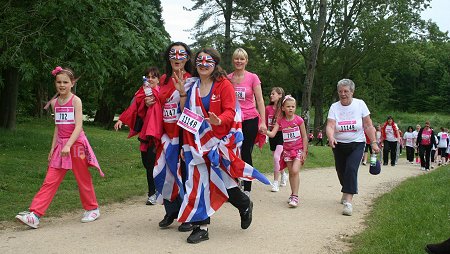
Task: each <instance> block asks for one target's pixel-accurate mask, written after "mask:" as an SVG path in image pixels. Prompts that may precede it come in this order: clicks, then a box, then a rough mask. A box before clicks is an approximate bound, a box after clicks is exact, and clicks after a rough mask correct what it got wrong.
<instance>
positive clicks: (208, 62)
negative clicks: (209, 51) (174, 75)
mask: <svg viewBox="0 0 450 254" xmlns="http://www.w3.org/2000/svg"><path fill="white" fill-rule="evenodd" d="M195 64H196V65H197V67H204V68H211V67H212V68H214V66H216V61H214V58H212V57H211V56H209V55H206V56H205V55H203V56H198V57H197V59H195Z"/></svg>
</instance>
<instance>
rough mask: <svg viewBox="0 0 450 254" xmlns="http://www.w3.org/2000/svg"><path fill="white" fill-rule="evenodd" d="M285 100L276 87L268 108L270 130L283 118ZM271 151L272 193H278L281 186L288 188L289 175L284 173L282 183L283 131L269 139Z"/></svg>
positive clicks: (267, 116) (273, 89)
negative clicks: (282, 107) (282, 104)
mask: <svg viewBox="0 0 450 254" xmlns="http://www.w3.org/2000/svg"><path fill="white" fill-rule="evenodd" d="M283 99H284V90H283V88H281V87H274V88H272V91H271V92H270V103H269V105H268V106H267V107H266V121H267V122H266V124H267V127H268V129H269V130H272V129H273V127H274V126H275V123H276V122H277V119H278V118H280V116H281V102H282V101H283ZM269 144H270V151H272V154H273V183H272V191H273V192H277V191H279V190H280V188H279V186H286V181H287V174H286V173H285V172H284V170H283V172H282V174H281V182H280V181H279V178H280V157H281V153H282V152H283V134H282V133H281V130H278V132H277V133H276V134H275V137H273V138H269Z"/></svg>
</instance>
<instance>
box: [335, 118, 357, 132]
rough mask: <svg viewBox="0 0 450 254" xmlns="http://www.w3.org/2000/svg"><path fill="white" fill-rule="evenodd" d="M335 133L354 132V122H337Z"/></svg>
mask: <svg viewBox="0 0 450 254" xmlns="http://www.w3.org/2000/svg"><path fill="white" fill-rule="evenodd" d="M336 127H337V131H339V132H356V131H358V130H357V129H356V120H348V121H340V122H337V125H336Z"/></svg>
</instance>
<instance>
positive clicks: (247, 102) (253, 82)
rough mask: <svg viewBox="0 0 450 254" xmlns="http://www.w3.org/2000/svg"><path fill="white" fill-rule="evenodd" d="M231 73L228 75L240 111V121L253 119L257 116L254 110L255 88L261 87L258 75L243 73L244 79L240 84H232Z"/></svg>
mask: <svg viewBox="0 0 450 254" xmlns="http://www.w3.org/2000/svg"><path fill="white" fill-rule="evenodd" d="M233 75H234V72H233V73H230V74H228V78H229V79H230V80H231V82H232V83H233V86H234V91H235V93H236V99H237V100H238V101H239V105H240V106H241V110H242V120H247V119H253V118H255V117H257V116H259V114H258V111H257V110H256V102H255V91H254V89H255V87H256V86H260V85H261V81H260V80H259V77H258V75H256V74H254V73H251V72H248V71H245V73H244V79H243V80H242V81H241V82H240V83H234V82H233Z"/></svg>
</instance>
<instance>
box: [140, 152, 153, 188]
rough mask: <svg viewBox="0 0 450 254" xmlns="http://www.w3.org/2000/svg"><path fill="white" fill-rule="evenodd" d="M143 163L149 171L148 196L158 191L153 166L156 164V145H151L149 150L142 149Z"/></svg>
mask: <svg viewBox="0 0 450 254" xmlns="http://www.w3.org/2000/svg"><path fill="white" fill-rule="evenodd" d="M141 159H142V164H143V165H144V168H145V171H146V172H147V185H148V196H149V197H150V196H151V195H153V194H155V193H156V190H155V180H154V179H153V168H154V166H155V159H156V151H155V147H154V146H149V147H148V149H147V151H141Z"/></svg>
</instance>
